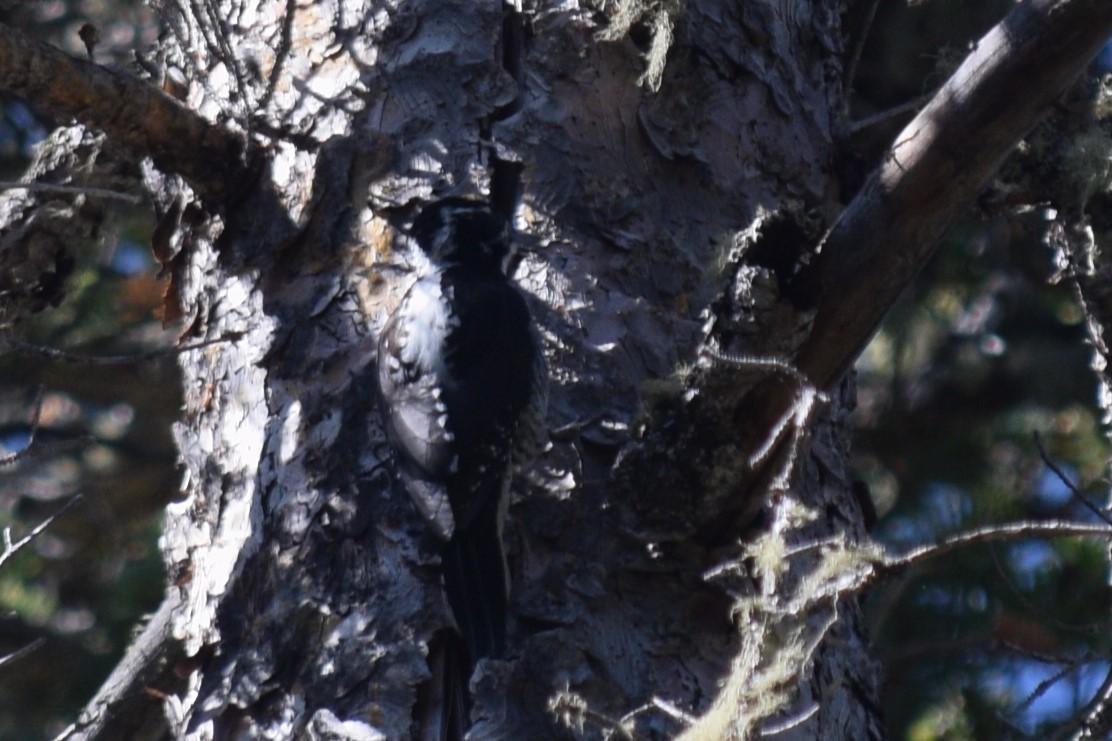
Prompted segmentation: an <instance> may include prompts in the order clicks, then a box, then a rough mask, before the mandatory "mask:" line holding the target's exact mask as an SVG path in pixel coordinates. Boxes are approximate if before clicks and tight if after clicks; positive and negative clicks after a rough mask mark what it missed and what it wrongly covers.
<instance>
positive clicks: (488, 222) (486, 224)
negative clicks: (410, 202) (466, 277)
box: [409, 197, 512, 273]
mask: <svg viewBox="0 0 1112 741" xmlns="http://www.w3.org/2000/svg"><path fill="white" fill-rule="evenodd" d="M409 232H410V235H411V236H412V237H413V238H414V239H415V240H417V244H418V245H420V246H421V249H422V250H424V252H425V254H426V255H428V258H429V260H430V261H432V262H433V263H434V264H436V265H440V266H443V267H446V266H449V265H460V266H466V267H472V268H477V269H491V270H498V271H500V272H502V273H505V272H506V270H507V267H508V265H509V261H510V258H511V256H512V254H511V252H512V251H511V243H510V229H509V224H508V223H507V222H506V220H505V219H503V218H502V217H501V216H498V215H497V214H495V213H494V212H493V211H491V209H490V206H488V205H487V204H486V203H484V202H483V201H478V200H472V199H470V198H460V197H452V198H444V199H442V200H439V201H434V202H432V203H430V204H428V205H427V206H425V208H424V209H422V211H421V213H420V214H419V215H418V216H417V218H416V219H414V221H413V226H412V227H411V228H410V230H409Z"/></svg>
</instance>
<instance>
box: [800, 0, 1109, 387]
mask: <svg viewBox="0 0 1112 741" xmlns="http://www.w3.org/2000/svg"><path fill="white" fill-rule="evenodd" d="M1110 35H1112V2H1108V0H1027V2H1023V3H1020V4H1019V5H1017V6H1016V7H1015V9H1014V10H1012V12H1011V13H1009V14H1008V16H1007V17H1006V18H1005V19H1004V20H1003V21H1001V22H1000V23H999V24H998V25H997V26H996V27H995V28H993V29H992V30H991V31H989V33H988V34H987V35H986V36H985V37H984V38H982V39H981V40H980V42H978V44H977V48H976V49H975V50H974V51H973V52H972V53H971V54H970V55H969V57H968V58H967V59H966V60H965V62H964V63H962V65H961V67H959V68H958V70H957V71H956V72H955V73H954V75H953V76H952V77H951V78H950V79H949V80H948V81H947V82H946V84H945V85H944V86H943V87H942V88H941V89H940V90H939V91H938V93H937V94H936V95H935V96H934V98H933V99H932V100H931V102H930V103H928V104H927V106H926V108H924V109H923V110H922V111H921V112H920V113H919V115H918V116H916V118H915V120H913V121H912V122H911V123H910V124H909V125H908V126H907V128H905V129H904V130H903V132H901V133H900V135H899V136H898V137H896V141H895V143H894V144H893V145H892V148H891V149H890V150H889V152H888V154H887V156H886V157H885V158H884V161H883V162H882V163H881V165H880V167H879V168H878V169H877V170H876V171H875V172H874V173H873V174H872V176H871V177H870V178H869V181H868V182H867V183H866V184H865V186H864V188H863V189H862V191H861V192H860V193H859V194H858V195H857V197H855V198H854V199H853V201H852V202H851V203H850V204H849V206H848V207H847V208H846V210H845V211H844V212H843V213H842V215H841V217H840V218H839V220H838V222H837V223H836V224H835V225H834V227H833V229H832V230H831V231H830V233H829V235H828V236H827V238H826V240H825V242H824V243H823V245H822V248H821V254H820V256H819V259H818V261H817V265H816V270H817V280H818V281H819V285H820V286H821V292H820V299H819V305H818V311H817V314H816V316H815V323H814V327H813V330H812V332H811V335H810V337H809V338H808V340H807V342H806V343H805V345H804V346H803V348H802V350H801V351H800V355H799V357H798V359H797V362H796V366H797V367H798V368H799V369H800V371H802V372H803V373H804V374H805V375H806V376H807V377H808V378H810V379H811V381H812V382H813V383H815V384H816V385H817V386H818V387H819V388H821V389H829V388H830V386H831V385H832V384H834V383H836V382H837V381H838V380H839V379H840V378H841V377H842V375H843V374H844V373H845V372H846V371H847V370H848V369H849V368H850V366H851V365H852V364H853V362H854V361H855V360H856V358H857V356H858V355H859V354H860V353H861V351H862V350H863V349H864V347H865V345H866V344H867V343H868V341H869V340H870V339H871V338H872V336H873V333H874V332H875V331H876V328H877V326H878V325H879V324H880V322H881V320H882V319H883V318H884V315H885V314H886V313H887V311H888V309H889V307H891V305H892V304H893V303H894V302H895V301H896V299H897V298H898V297H899V295H900V293H901V292H902V291H903V289H904V287H905V286H907V284H908V283H909V282H910V281H911V279H912V278H914V277H915V275H916V274H917V273H918V272H919V270H920V269H921V268H922V267H923V265H924V264H925V263H926V262H927V260H928V259H929V258H930V257H931V255H932V254H933V253H934V250H935V247H936V246H937V243H938V241H939V238H940V237H941V236H942V234H943V232H944V231H945V230H946V228H947V226H949V224H950V222H951V221H953V219H954V218H955V217H956V216H957V215H958V214H960V213H961V212H962V211H963V210H964V209H966V208H968V206H969V204H970V203H971V202H972V201H973V199H974V198H975V196H976V195H977V193H978V191H979V190H980V189H981V188H982V187H983V186H984V183H985V182H986V181H987V180H988V178H989V177H991V176H992V174H993V173H994V172H995V171H996V169H997V168H998V167H999V165H1000V163H1001V162H1002V161H1003V160H1004V158H1005V157H1006V156H1007V155H1008V153H1009V152H1010V151H1011V150H1012V149H1013V148H1014V147H1015V146H1016V144H1018V143H1019V141H1020V139H1022V137H1023V136H1024V135H1026V133H1027V132H1028V131H1029V130H1030V129H1031V128H1032V127H1033V126H1034V125H1035V124H1036V123H1037V122H1038V120H1039V118H1041V117H1042V115H1043V113H1044V112H1045V111H1046V110H1047V108H1048V107H1049V106H1050V104H1051V103H1053V101H1054V100H1055V99H1056V98H1058V97H1059V96H1060V95H1061V94H1062V93H1063V92H1064V91H1065V90H1066V88H1067V87H1068V86H1069V85H1070V84H1071V83H1072V82H1073V81H1074V80H1075V79H1076V78H1077V76H1078V75H1079V74H1081V72H1082V71H1083V70H1084V69H1085V66H1086V65H1087V64H1088V63H1089V62H1090V61H1091V60H1092V59H1093V58H1094V57H1095V56H1096V54H1097V52H1098V51H1099V50H1100V48H1101V46H1103V44H1104V43H1105V42H1106V41H1107V40H1108V37H1109V36H1110Z"/></svg>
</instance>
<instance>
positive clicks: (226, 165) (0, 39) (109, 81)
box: [0, 24, 251, 198]
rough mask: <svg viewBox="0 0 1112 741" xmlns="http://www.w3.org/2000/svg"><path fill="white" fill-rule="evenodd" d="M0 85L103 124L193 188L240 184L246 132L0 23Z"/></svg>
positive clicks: (137, 154)
mask: <svg viewBox="0 0 1112 741" xmlns="http://www.w3.org/2000/svg"><path fill="white" fill-rule="evenodd" d="M0 88H2V89H4V90H7V91H8V92H11V93H13V94H15V95H18V96H20V97H21V98H23V99H24V100H26V101H27V102H28V103H30V104H31V105H32V106H34V107H35V109H36V110H38V111H41V112H43V113H47V114H50V115H52V116H57V117H59V118H71V117H72V118H75V119H77V120H78V121H79V122H80V123H82V124H85V125H86V126H89V127H91V128H94V129H98V130H100V131H103V132H105V133H106V134H108V136H109V137H110V138H111V139H112V141H113V143H114V144H115V145H116V146H118V147H121V148H122V149H124V150H126V151H129V152H130V153H131V154H132V155H133V156H134V158H135V160H136V161H138V159H140V158H141V157H144V156H147V157H150V158H151V159H152V160H153V161H154V163H155V166H156V167H158V168H159V169H160V170H162V171H164V172H172V173H178V174H180V175H181V176H182V177H184V178H185V179H186V180H187V181H188V182H189V184H190V185H191V186H192V187H193V189H194V190H196V191H197V192H198V193H200V194H201V195H204V196H207V197H211V198H221V197H223V196H225V195H227V194H229V193H231V192H233V191H235V190H236V189H237V188H241V187H243V184H244V182H246V181H245V178H244V176H245V175H247V174H248V171H247V168H244V167H243V165H242V163H243V162H244V161H246V160H250V159H251V156H250V155H249V154H247V150H248V145H247V140H246V139H244V138H243V137H242V136H240V135H239V134H237V133H235V132H233V131H231V130H229V129H227V128H225V127H223V126H220V125H216V124H213V123H210V122H209V121H207V120H206V119H205V118H204V117H203V116H201V115H200V114H198V113H196V112H195V111H192V110H190V109H188V108H186V106H185V105H183V104H182V103H181V102H180V101H178V100H175V99H174V98H172V97H170V96H169V95H167V94H166V93H164V92H162V91H161V90H159V89H158V88H156V87H154V86H153V85H150V84H148V83H146V82H143V81H141V80H138V79H136V78H134V77H132V76H130V75H127V74H123V73H119V72H115V71H113V70H110V69H108V68H106V67H102V66H100V65H98V64H93V63H92V62H89V61H86V60H84V59H76V58H74V57H71V56H69V55H67V54H65V53H63V52H61V51H59V50H58V49H56V48H54V47H53V46H50V45H49V44H46V43H43V42H41V41H35V40H33V39H29V38H27V37H26V36H23V35H21V34H19V33H18V32H16V31H13V30H12V29H11V28H9V27H8V26H5V25H3V24H0Z"/></svg>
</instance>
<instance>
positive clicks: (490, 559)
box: [441, 502, 507, 678]
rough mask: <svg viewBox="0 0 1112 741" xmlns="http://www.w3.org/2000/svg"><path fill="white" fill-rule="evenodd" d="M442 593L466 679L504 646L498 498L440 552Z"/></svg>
mask: <svg viewBox="0 0 1112 741" xmlns="http://www.w3.org/2000/svg"><path fill="white" fill-rule="evenodd" d="M441 560H442V564H443V566H442V568H443V574H444V591H445V592H446V593H447V595H448V605H449V607H451V608H452V615H453V616H454V617H455V619H456V624H457V625H458V626H459V629H460V633H461V634H462V635H463V640H464V645H465V648H466V654H467V666H466V669H467V674H466V676H467V678H470V676H471V672H472V670H473V669H474V668H475V664H476V663H477V662H478V661H479V660H480V659H484V658H487V657H495V658H496V657H499V656H501V655H502V652H503V650H504V649H505V646H506V604H507V585H506V559H505V556H504V555H503V553H502V533H501V528H500V527H499V523H498V516H497V502H491V503H490V506H488V507H486V508H484V511H481V512H479V513H478V514H477V516H476V517H475V518H474V519H473V520H472V521H471V522H470V523H469V524H468V525H467V526H466V527H464V528H462V529H457V530H456V531H455V532H454V533H453V534H452V538H451V540H449V541H448V543H447V545H445V546H444V551H443V553H442V555H441Z"/></svg>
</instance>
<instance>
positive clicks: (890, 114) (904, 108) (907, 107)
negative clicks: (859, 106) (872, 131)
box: [849, 93, 934, 134]
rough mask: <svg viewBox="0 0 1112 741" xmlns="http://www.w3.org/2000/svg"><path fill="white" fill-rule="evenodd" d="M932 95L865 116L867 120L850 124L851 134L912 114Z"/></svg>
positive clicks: (922, 96)
mask: <svg viewBox="0 0 1112 741" xmlns="http://www.w3.org/2000/svg"><path fill="white" fill-rule="evenodd" d="M932 95H934V93H928V94H927V95H920V96H919V97H918V98H912V99H911V100H908V101H904V102H903V103H900V104H899V105H896V106H892V107H891V108H888V109H886V110H883V111H880V112H879V113H874V114H873V115H871V116H865V118H859V119H857V120H856V121H853V122H852V123H850V125H849V133H851V134H856V133H857V132H858V131H861V130H862V129H867V128H869V127H870V126H876V125H877V124H879V123H884V122H885V121H887V120H889V119H892V118H896V117H898V116H902V115H904V114H906V113H910V112H911V111H917V110H919V109H920V108H922V107H923V106H924V105H925V104H926V102H927V101H929V100H930V99H931V96H932Z"/></svg>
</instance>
